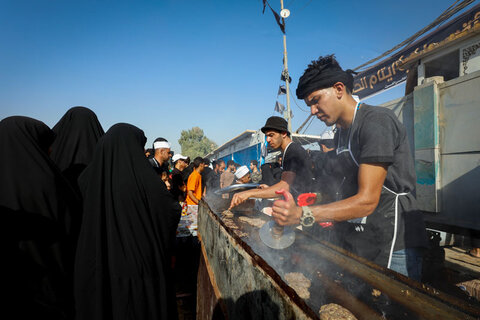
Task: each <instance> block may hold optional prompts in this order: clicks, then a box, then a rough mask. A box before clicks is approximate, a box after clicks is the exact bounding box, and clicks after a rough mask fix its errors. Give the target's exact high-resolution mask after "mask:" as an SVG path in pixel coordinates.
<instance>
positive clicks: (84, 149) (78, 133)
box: [50, 107, 105, 189]
mask: <svg viewBox="0 0 480 320" xmlns="http://www.w3.org/2000/svg"><path fill="white" fill-rule="evenodd" d="M52 130H53V132H55V134H56V138H55V141H54V142H53V145H52V153H51V154H50V157H51V158H52V160H53V161H54V162H55V163H56V164H57V166H58V167H59V168H60V170H61V171H62V172H63V174H64V175H65V176H66V177H67V179H69V181H70V182H71V184H72V186H74V187H75V188H77V189H78V184H77V179H78V176H79V175H80V173H81V172H82V171H83V169H85V167H86V166H87V165H88V164H89V163H90V160H91V158H92V155H93V150H94V149H95V145H96V144H97V141H98V139H100V137H101V136H102V135H103V134H104V133H105V132H104V131H103V128H102V125H101V124H100V122H99V121H98V119H97V116H96V115H95V113H94V112H93V111H92V110H90V109H88V108H85V107H73V108H71V109H69V110H68V111H67V112H66V113H65V115H64V116H63V117H62V118H61V119H60V121H58V123H57V124H56V125H55V126H54V127H53V129H52Z"/></svg>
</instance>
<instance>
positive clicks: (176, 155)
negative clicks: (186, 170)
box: [172, 153, 187, 162]
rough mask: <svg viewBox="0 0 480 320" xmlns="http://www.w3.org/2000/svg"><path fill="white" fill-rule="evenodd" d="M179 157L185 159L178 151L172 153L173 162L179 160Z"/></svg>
mask: <svg viewBox="0 0 480 320" xmlns="http://www.w3.org/2000/svg"><path fill="white" fill-rule="evenodd" d="M180 159H182V160H186V159H187V157H185V156H182V155H181V154H179V153H175V154H174V155H173V157H172V161H173V162H177V161H178V160H180Z"/></svg>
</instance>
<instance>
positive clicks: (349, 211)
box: [273, 55, 427, 280]
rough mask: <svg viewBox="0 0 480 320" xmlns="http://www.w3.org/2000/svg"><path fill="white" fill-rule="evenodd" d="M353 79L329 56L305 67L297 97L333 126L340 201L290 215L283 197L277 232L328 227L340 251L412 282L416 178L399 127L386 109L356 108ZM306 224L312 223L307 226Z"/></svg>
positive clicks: (276, 213)
mask: <svg viewBox="0 0 480 320" xmlns="http://www.w3.org/2000/svg"><path fill="white" fill-rule="evenodd" d="M352 89H353V77H352V75H351V72H350V71H349V70H347V71H344V70H343V69H342V68H341V67H340V66H339V65H338V62H337V61H336V60H335V58H334V56H333V55H331V56H326V57H320V58H319V59H318V60H317V61H314V62H312V64H310V65H309V66H308V68H307V69H306V70H305V73H304V75H303V76H302V77H301V78H300V81H299V85H298V88H297V96H298V98H299V99H304V100H305V103H306V104H307V105H308V106H310V108H311V112H312V114H313V115H316V116H317V118H318V119H320V120H321V121H323V122H324V123H325V124H326V125H327V126H332V125H334V124H336V127H337V133H336V135H335V147H336V151H335V152H336V156H337V163H338V166H339V167H340V168H341V169H342V170H343V174H344V179H345V181H344V183H343V185H342V194H343V198H342V199H343V200H340V201H337V202H332V203H329V204H325V205H318V206H311V207H308V206H304V207H297V206H296V204H295V202H294V201H293V200H292V199H291V197H290V196H289V195H288V194H287V199H286V200H285V201H276V202H275V203H274V206H273V217H274V219H275V220H276V221H277V223H279V224H280V225H291V224H297V223H301V224H302V225H309V224H310V225H311V224H313V222H317V223H318V222H326V221H336V222H340V223H337V224H336V225H335V228H337V226H338V230H343V233H342V236H343V240H344V246H345V248H346V249H348V250H350V251H352V252H354V253H356V254H358V255H360V256H362V257H364V258H367V259H369V260H371V261H374V262H376V263H377V264H379V265H382V266H386V267H387V268H390V269H392V270H395V271H397V272H399V273H402V274H404V275H407V276H409V277H412V278H414V279H416V280H420V277H421V268H422V249H423V248H425V247H426V246H427V237H426V230H425V225H424V222H423V219H422V216H421V213H420V212H419V210H418V209H417V207H416V201H415V197H414V195H413V193H414V189H415V184H416V177H415V168H414V164H413V157H412V155H411V154H410V148H409V146H408V140H407V135H406V130H405V127H404V126H403V124H402V123H400V122H399V121H398V119H397V118H396V116H395V114H394V113H393V112H392V111H391V110H389V109H386V108H382V107H372V106H368V105H365V104H360V103H357V102H356V101H355V100H354V99H353V97H352V94H351V93H352ZM312 219H313V222H312Z"/></svg>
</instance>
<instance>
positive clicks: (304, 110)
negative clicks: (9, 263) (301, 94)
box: [288, 87, 310, 113]
mask: <svg viewBox="0 0 480 320" xmlns="http://www.w3.org/2000/svg"><path fill="white" fill-rule="evenodd" d="M288 91H290V96H291V97H292V98H293V102H295V104H296V105H297V107H298V109H300V110H302V111H303V112H307V113H310V111H308V110H306V109H303V108H302V107H300V105H299V104H298V103H297V99H295V97H294V95H293V93H292V89H290V87H289V88H288Z"/></svg>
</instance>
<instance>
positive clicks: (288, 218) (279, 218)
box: [272, 189, 302, 226]
mask: <svg viewBox="0 0 480 320" xmlns="http://www.w3.org/2000/svg"><path fill="white" fill-rule="evenodd" d="M276 193H277V194H281V195H283V197H284V198H285V200H276V201H275V202H274V203H273V207H272V217H273V219H274V220H275V222H276V223H278V224H279V225H281V226H288V225H293V224H299V223H300V217H301V216H302V208H301V207H298V206H297V205H296V204H295V201H294V200H293V196H292V194H291V193H290V192H288V191H286V190H285V189H281V190H278V191H276Z"/></svg>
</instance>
